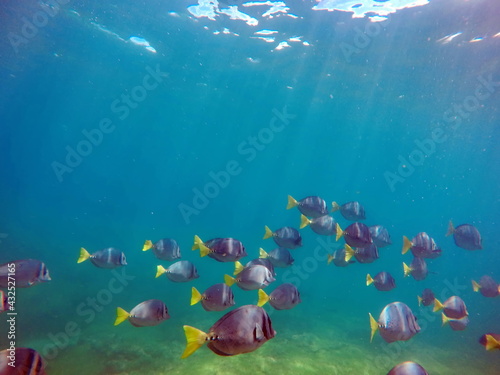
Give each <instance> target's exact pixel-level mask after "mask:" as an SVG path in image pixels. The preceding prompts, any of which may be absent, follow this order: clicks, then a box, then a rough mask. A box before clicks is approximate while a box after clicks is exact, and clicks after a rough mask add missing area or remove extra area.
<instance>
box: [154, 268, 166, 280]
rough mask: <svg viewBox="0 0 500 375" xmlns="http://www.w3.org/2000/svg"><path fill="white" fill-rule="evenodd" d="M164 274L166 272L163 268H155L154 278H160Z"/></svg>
mask: <svg viewBox="0 0 500 375" xmlns="http://www.w3.org/2000/svg"><path fill="white" fill-rule="evenodd" d="M165 272H167V270H166V269H165V268H163V266H157V267H156V276H155V278H156V277H160V276H161V275H163V274H164V273H165Z"/></svg>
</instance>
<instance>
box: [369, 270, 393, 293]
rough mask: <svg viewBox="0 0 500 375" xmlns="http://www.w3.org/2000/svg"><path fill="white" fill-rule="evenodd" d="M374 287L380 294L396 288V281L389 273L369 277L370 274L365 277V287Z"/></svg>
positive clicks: (384, 272)
mask: <svg viewBox="0 0 500 375" xmlns="http://www.w3.org/2000/svg"><path fill="white" fill-rule="evenodd" d="M371 284H373V285H375V288H377V289H378V290H380V291H381V292H388V291H389V290H392V289H394V288H395V287H396V280H394V277H392V275H391V274H390V273H389V272H386V271H382V272H379V273H377V274H376V275H375V277H373V278H372V277H371V276H370V274H367V275H366V286H368V285H371Z"/></svg>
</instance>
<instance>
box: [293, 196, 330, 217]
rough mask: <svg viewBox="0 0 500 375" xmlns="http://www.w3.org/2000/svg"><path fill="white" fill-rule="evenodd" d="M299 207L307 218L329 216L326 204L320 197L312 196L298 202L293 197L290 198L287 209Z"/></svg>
mask: <svg viewBox="0 0 500 375" xmlns="http://www.w3.org/2000/svg"><path fill="white" fill-rule="evenodd" d="M293 207H298V209H299V211H300V212H301V213H302V214H303V215H306V216H310V217H320V216H323V215H327V214H328V208H327V207H326V202H325V201H324V200H323V199H321V198H320V197H316V196H310V197H305V198H304V199H301V200H300V201H296V200H295V199H293V197H292V196H291V195H289V196H288V205H287V206H286V209H287V210H289V209H290V208H293Z"/></svg>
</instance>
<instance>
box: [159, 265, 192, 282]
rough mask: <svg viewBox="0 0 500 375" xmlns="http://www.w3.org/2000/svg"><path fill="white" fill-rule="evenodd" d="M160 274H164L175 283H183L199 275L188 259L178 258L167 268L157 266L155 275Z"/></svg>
mask: <svg viewBox="0 0 500 375" xmlns="http://www.w3.org/2000/svg"><path fill="white" fill-rule="evenodd" d="M162 274H166V275H167V277H168V278H169V279H170V280H172V281H174V282H176V283H184V282H187V281H191V280H194V279H197V278H198V277H200V276H199V275H198V271H197V270H196V267H195V266H194V264H193V263H191V262H190V261H189V260H179V261H178V262H175V263H174V264H172V265H171V266H170V267H168V268H167V269H165V268H163V266H157V271H156V277H160V275H162Z"/></svg>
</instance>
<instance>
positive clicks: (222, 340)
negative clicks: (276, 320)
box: [181, 305, 276, 358]
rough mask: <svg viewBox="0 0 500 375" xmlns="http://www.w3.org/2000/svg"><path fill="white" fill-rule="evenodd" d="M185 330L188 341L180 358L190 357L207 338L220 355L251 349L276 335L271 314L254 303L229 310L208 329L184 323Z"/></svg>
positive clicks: (214, 350)
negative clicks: (202, 329) (206, 330)
mask: <svg viewBox="0 0 500 375" xmlns="http://www.w3.org/2000/svg"><path fill="white" fill-rule="evenodd" d="M184 333H185V334H186V341H187V345H186V350H184V353H183V354H182V357H181V358H186V357H189V356H190V355H191V354H193V353H194V352H195V351H196V350H197V349H198V348H200V347H201V346H202V345H203V344H204V343H205V342H207V341H208V345H207V346H208V348H209V349H210V350H211V351H213V352H214V353H215V354H217V355H221V356H231V355H237V354H243V353H249V352H253V351H254V350H256V349H258V348H260V347H261V346H262V345H263V344H264V343H265V342H266V341H268V340H271V339H272V338H273V337H274V336H275V335H276V331H275V330H274V329H273V326H272V323H271V319H270V318H269V315H267V313H266V312H265V311H264V309H263V308H262V307H259V306H255V305H245V306H241V307H238V308H237V309H235V310H233V311H230V312H228V313H227V314H226V315H224V316H223V317H222V318H220V319H219V320H218V321H217V322H216V323H215V324H214V325H213V326H212V327H211V328H210V330H209V331H208V333H205V332H202V331H200V330H199V329H196V328H194V327H191V326H184Z"/></svg>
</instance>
